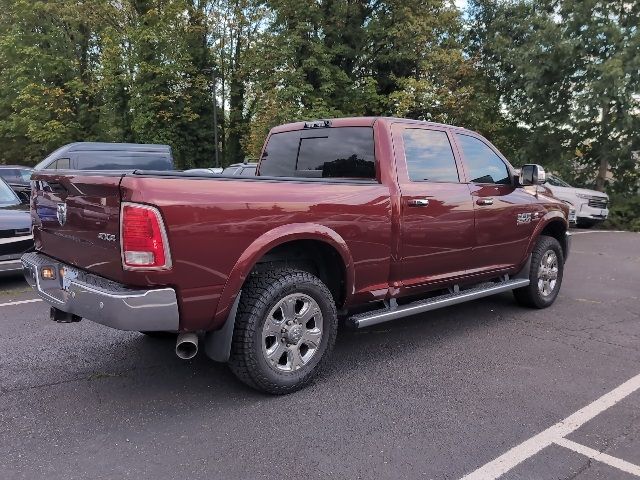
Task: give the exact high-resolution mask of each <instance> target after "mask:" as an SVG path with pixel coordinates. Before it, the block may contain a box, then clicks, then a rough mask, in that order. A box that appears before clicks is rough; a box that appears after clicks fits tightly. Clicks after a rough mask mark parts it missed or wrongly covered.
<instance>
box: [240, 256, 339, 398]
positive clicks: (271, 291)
mask: <svg viewBox="0 0 640 480" xmlns="http://www.w3.org/2000/svg"><path fill="white" fill-rule="evenodd" d="M337 325H338V320H337V315H336V307H335V302H334V300H333V296H332V295H331V292H330V291H329V289H328V288H327V287H326V285H325V284H324V283H322V281H321V280H320V279H318V278H317V277H316V276H314V275H312V274H311V273H309V272H305V271H302V270H295V269H289V268H287V269H277V270H272V271H267V272H261V273H258V274H253V275H251V276H250V277H249V279H248V280H247V282H246V283H245V285H244V286H243V287H242V296H241V298H240V303H239V305H238V313H237V316H236V322H235V328H234V331H233V341H232V344H231V357H230V359H229V367H230V368H231V371H232V372H233V373H234V374H235V375H236V376H237V377H238V379H240V380H241V381H242V382H244V383H245V384H247V385H249V386H250V387H252V388H255V389H256V390H261V391H263V392H268V393H272V394H286V393H291V392H294V391H296V390H299V389H300V388H302V387H304V386H306V385H307V384H308V383H309V382H311V381H312V380H313V378H314V377H315V376H316V375H317V374H318V372H319V371H320V370H321V369H322V367H323V366H324V365H325V363H326V361H327V357H328V356H329V354H330V352H331V350H332V349H333V345H334V343H335V339H336V332H337Z"/></svg>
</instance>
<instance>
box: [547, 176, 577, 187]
mask: <svg viewBox="0 0 640 480" xmlns="http://www.w3.org/2000/svg"><path fill="white" fill-rule="evenodd" d="M547 182H549V183H550V184H551V185H553V186H554V187H571V185H569V184H568V183H567V182H565V181H564V180H562V179H561V178H560V177H556V176H555V175H549V178H548V179H547Z"/></svg>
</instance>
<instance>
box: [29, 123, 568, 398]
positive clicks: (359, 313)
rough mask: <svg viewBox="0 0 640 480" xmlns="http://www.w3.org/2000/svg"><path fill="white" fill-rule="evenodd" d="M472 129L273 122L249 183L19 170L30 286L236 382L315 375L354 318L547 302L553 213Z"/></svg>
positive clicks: (537, 178)
mask: <svg viewBox="0 0 640 480" xmlns="http://www.w3.org/2000/svg"><path fill="white" fill-rule="evenodd" d="M544 180H545V178H544V170H543V169H542V168H541V167H540V166H538V165H525V166H524V167H523V168H522V169H521V170H520V171H516V170H514V169H513V167H512V166H511V165H510V164H509V162H507V160H506V159H505V158H504V157H503V156H502V155H501V154H500V152H499V151H498V150H497V149H496V148H495V147H494V146H493V145H491V143H489V142H488V141H487V140H485V139H484V138H482V137H481V136H480V135H478V134H476V133H474V132H471V131H469V130H465V129H463V128H458V127H452V126H447V125H441V124H434V123H427V122H420V121H412V120H404V119H396V118H346V119H335V120H322V121H315V122H306V123H305V122H301V123H292V124H288V125H282V126H279V127H276V128H274V129H273V130H272V131H271V132H270V134H269V136H268V138H267V140H266V143H265V146H264V149H263V152H262V156H261V160H260V164H259V166H258V171H257V174H256V176H255V177H237V176H228V177H226V176H223V175H214V174H189V173H182V172H151V171H136V172H134V173H116V172H86V171H83V172H80V171H56V172H51V173H49V172H47V173H44V172H37V173H35V174H34V176H33V185H32V197H31V210H32V218H33V223H34V238H35V245H36V251H35V252H34V253H28V254H26V255H24V257H23V258H22V263H23V266H24V271H25V274H26V277H27V279H28V280H29V282H30V284H31V285H32V286H33V287H34V288H35V289H36V290H37V291H38V292H39V294H40V295H41V296H42V298H44V299H45V300H46V301H47V302H48V303H50V304H51V306H52V309H51V317H52V319H53V320H56V321H58V322H72V321H78V320H80V319H81V318H87V319H89V320H92V321H94V322H98V323H101V324H103V325H107V326H110V327H113V328H118V329H121V330H135V331H140V332H143V333H147V334H154V333H155V334H158V333H160V332H175V333H177V334H178V336H177V344H176V353H177V354H178V356H180V357H181V358H191V357H193V356H194V355H195V354H196V353H197V350H198V342H199V341H200V343H202V344H203V345H204V349H205V351H206V353H207V355H208V356H209V357H211V358H212V359H214V360H217V361H223V362H228V363H229V365H230V367H231V369H232V370H233V372H234V373H235V374H236V375H237V376H238V377H239V378H240V379H241V380H242V381H244V382H245V383H247V384H248V385H250V386H252V387H254V388H257V389H260V390H264V391H267V392H271V393H287V392H291V391H293V390H295V389H298V388H300V387H302V386H304V385H305V384H307V383H308V382H309V381H310V380H311V379H312V378H313V377H314V375H316V374H317V372H318V371H319V369H320V368H321V366H322V364H324V363H326V361H327V357H328V356H329V353H330V351H331V349H332V347H333V344H334V341H335V338H336V332H337V327H338V319H342V320H344V321H345V322H346V324H347V325H349V326H351V327H354V328H362V327H366V326H369V325H374V324H377V323H381V322H386V321H389V320H392V319H397V318H402V317H406V316H408V315H413V314H417V313H421V312H426V311H429V310H434V309H436V308H440V307H445V306H449V305H453V304H456V303H461V302H465V301H468V300H473V299H476V298H480V297H484V296H487V295H491V294H495V293H499V292H504V291H508V290H513V292H514V294H515V298H516V300H517V301H518V302H519V303H521V304H523V305H526V306H529V307H536V308H544V307H548V306H549V305H551V304H552V303H553V302H554V300H555V298H556V296H557V295H558V291H559V289H560V284H561V282H562V273H563V267H564V263H565V260H566V258H567V255H568V253H569V247H570V236H569V233H568V232H567V226H568V224H567V215H568V207H567V206H565V204H563V203H562V202H560V201H558V200H556V199H555V198H552V197H550V196H548V191H547V190H546V189H544V188H542V187H541V188H538V185H539V184H542V183H544Z"/></svg>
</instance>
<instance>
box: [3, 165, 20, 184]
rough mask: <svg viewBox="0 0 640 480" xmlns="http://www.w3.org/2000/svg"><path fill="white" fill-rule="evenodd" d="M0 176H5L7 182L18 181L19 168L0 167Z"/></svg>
mask: <svg viewBox="0 0 640 480" xmlns="http://www.w3.org/2000/svg"><path fill="white" fill-rule="evenodd" d="M0 178H4V179H5V180H6V181H7V182H9V183H11V182H16V181H18V180H19V178H18V170H17V169H15V168H0Z"/></svg>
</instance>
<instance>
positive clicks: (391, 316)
mask: <svg viewBox="0 0 640 480" xmlns="http://www.w3.org/2000/svg"><path fill="white" fill-rule="evenodd" d="M527 285H529V279H528V278H514V279H510V280H503V281H500V282H488V283H482V284H480V285H477V286H475V287H472V288H469V289H467V290H457V288H456V289H454V290H456V291H454V292H452V293H447V294H445V295H440V296H438V297H431V298H427V299H424V300H417V301H415V302H412V303H409V304H407V305H401V306H398V305H397V304H395V302H392V305H391V306H390V307H387V308H381V309H379V310H374V311H372V312H365V313H359V314H357V315H353V316H352V317H349V318H348V319H347V325H349V326H350V327H353V328H363V327H369V326H371V325H377V324H378V323H383V322H388V321H390V320H396V319H398V318H402V317H408V316H410V315H416V314H418V313H424V312H429V311H431V310H437V309H438V308H443V307H448V306H450V305H456V304H458V303H464V302H468V301H469V300H475V299H476V298H482V297H488V296H490V295H495V294H496V293H501V292H507V291H509V290H513V289H515V288H521V287H526V286H527ZM394 305H396V306H394Z"/></svg>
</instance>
